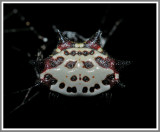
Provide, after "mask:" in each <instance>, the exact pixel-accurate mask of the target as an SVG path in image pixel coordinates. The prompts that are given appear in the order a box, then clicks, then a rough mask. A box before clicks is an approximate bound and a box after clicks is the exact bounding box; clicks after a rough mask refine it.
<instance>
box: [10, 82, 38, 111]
mask: <svg viewBox="0 0 160 132" xmlns="http://www.w3.org/2000/svg"><path fill="white" fill-rule="evenodd" d="M40 85H41V83H37V84H35V85H34V86H32V87H30V88H28V89H24V90H21V91H16V92H13V93H12V94H17V93H20V92H25V91H27V93H26V94H25V97H24V99H23V101H22V103H21V104H20V105H18V106H17V107H16V108H14V109H13V110H12V111H11V112H10V114H11V113H13V112H14V111H16V110H17V109H19V108H20V107H21V106H23V105H25V104H26V103H27V102H29V101H31V100H32V99H33V98H34V97H36V96H37V95H38V94H39V93H40V91H36V93H35V94H33V95H32V96H31V97H29V94H30V93H31V91H32V89H33V88H36V87H38V86H40Z"/></svg>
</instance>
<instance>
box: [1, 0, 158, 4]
mask: <svg viewBox="0 0 160 132" xmlns="http://www.w3.org/2000/svg"><path fill="white" fill-rule="evenodd" d="M2 3H31V4H32V3H138V4H139V3H158V2H157V1H153V2H151V1H149V2H144V1H137V2H132V1H131V2H125V1H122V2H119V1H113V2H111V1H108V2H106V1H99V2H91V1H88V2H87V1H84V2H80V1H68V2H67V1H55V2H51V1H45V2H43V1H41V2H37V1H31V2H28V1H23V2H19V1H14V2H13V1H2Z"/></svg>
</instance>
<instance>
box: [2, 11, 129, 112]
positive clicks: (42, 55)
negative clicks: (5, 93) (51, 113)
mask: <svg viewBox="0 0 160 132" xmlns="http://www.w3.org/2000/svg"><path fill="white" fill-rule="evenodd" d="M13 16H14V17H16V18H17V21H19V22H20V23H23V24H24V25H25V26H24V27H23V28H13V29H12V27H11V28H10V29H5V30H4V34H5V36H7V35H9V34H19V35H20V36H21V33H22V32H28V31H29V32H30V34H32V35H33V36H34V37H35V39H37V40H38V42H39V43H40V44H36V45H37V46H36V48H37V47H38V50H37V49H36V48H35V46H33V48H34V51H33V50H32V51H31V52H28V51H26V53H25V55H26V56H27V57H28V58H29V64H28V65H29V67H31V66H33V67H32V68H33V69H34V71H32V72H33V74H35V77H31V78H33V79H32V81H33V83H34V82H35V83H34V85H32V86H31V87H29V88H26V89H22V90H17V91H15V92H12V93H11V94H9V96H10V95H17V94H21V95H23V97H22V98H21V99H22V101H21V102H20V104H17V106H16V107H15V108H13V109H12V111H10V112H9V113H10V114H12V113H14V112H16V111H17V110H19V109H20V108H22V106H24V105H25V104H27V103H28V102H30V101H31V100H33V99H34V98H35V97H37V96H38V95H39V94H41V93H43V92H44V93H45V92H46V91H47V94H48V96H49V100H50V101H52V103H53V104H56V103H57V102H58V101H57V100H59V98H60V96H62V97H64V98H66V97H69V98H70V97H72V98H70V99H71V100H75V98H76V97H77V98H79V97H80V98H83V101H85V100H87V99H89V98H91V99H93V98H96V99H95V100H97V97H98V98H102V100H105V103H107V104H109V103H110V101H111V98H112V89H113V88H114V87H117V86H120V87H125V86H124V84H123V83H121V82H120V80H119V71H120V70H121V69H123V68H124V67H125V66H127V65H129V64H130V63H131V61H123V60H117V59H114V58H113V57H111V56H110V55H109V54H108V53H107V52H106V51H105V50H103V48H104V47H105V45H106V44H107V42H108V40H109V39H110V37H112V35H113V34H114V32H115V31H116V29H117V28H118V27H119V26H120V24H121V23H122V22H123V20H122V19H119V20H116V21H115V22H114V24H113V26H112V28H111V29H110V31H107V33H106V31H105V30H103V29H102V28H99V29H98V31H96V32H95V33H93V35H92V36H91V37H84V36H83V35H81V34H79V33H77V32H75V31H68V30H65V31H63V32H62V31H61V30H60V28H61V27H58V28H57V25H53V24H52V30H53V32H54V33H55V34H57V35H55V36H58V40H56V41H51V42H50V41H49V40H50V39H49V38H48V37H44V36H43V35H41V33H39V32H38V31H37V30H36V28H35V27H34V26H32V24H31V22H30V21H29V20H27V19H26V18H25V16H23V15H22V14H21V12H20V11H19V10H18V9H13V10H12V11H11V12H10V13H8V14H6V15H5V16H4V24H6V23H7V22H8V21H9V20H10V19H12V17H13ZM105 19H106V18H105V17H103V18H102V20H101V25H103V24H104V23H105ZM6 25H7V24H6ZM54 33H53V34H54ZM103 33H104V34H105V35H106V34H107V35H106V36H104V35H103ZM53 43H54V45H53ZM55 43H56V44H55ZM56 45H57V46H56ZM12 48H13V49H14V50H15V51H18V52H22V51H21V49H19V48H17V47H16V46H13V47H12ZM30 48H32V47H30ZM22 54H24V52H23V53H22ZM33 54H35V55H33ZM27 57H26V58H27ZM33 58H34V59H33ZM30 64H31V65H30ZM35 78H36V81H34V79H35ZM115 85H116V86H115ZM73 96H74V97H73ZM86 97H87V98H86ZM59 103H61V102H60V101H59Z"/></svg>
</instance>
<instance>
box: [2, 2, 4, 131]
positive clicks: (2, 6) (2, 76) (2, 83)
mask: <svg viewBox="0 0 160 132" xmlns="http://www.w3.org/2000/svg"><path fill="white" fill-rule="evenodd" d="M1 12H2V13H1V20H2V21H1V37H2V38H1V47H2V48H1V57H2V58H1V60H2V65H1V72H2V75H1V78H2V79H1V81H2V82H1V85H2V86H1V88H2V89H1V100H2V101H1V105H2V106H1V108H2V109H1V111H2V114H1V117H2V120H1V122H2V123H1V127H2V130H3V120H4V119H3V88H4V87H3V3H1Z"/></svg>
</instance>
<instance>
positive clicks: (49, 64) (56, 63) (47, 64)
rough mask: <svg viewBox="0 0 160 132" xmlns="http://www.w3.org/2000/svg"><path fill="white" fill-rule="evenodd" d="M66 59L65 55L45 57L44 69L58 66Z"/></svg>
mask: <svg viewBox="0 0 160 132" xmlns="http://www.w3.org/2000/svg"><path fill="white" fill-rule="evenodd" d="M63 61H64V58H63V57H57V59H53V58H52V57H48V58H46V59H44V69H43V71H42V73H43V72H45V71H46V70H48V69H52V68H56V67H57V66H59V65H61V64H62V63H63Z"/></svg>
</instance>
